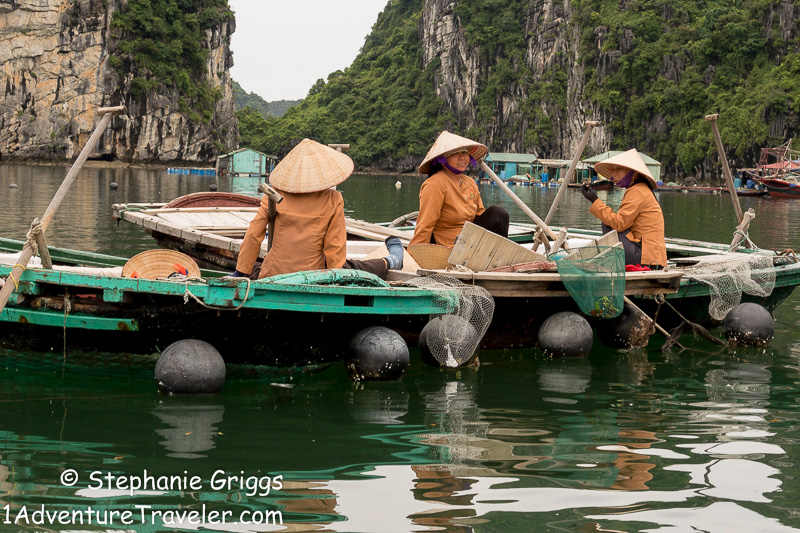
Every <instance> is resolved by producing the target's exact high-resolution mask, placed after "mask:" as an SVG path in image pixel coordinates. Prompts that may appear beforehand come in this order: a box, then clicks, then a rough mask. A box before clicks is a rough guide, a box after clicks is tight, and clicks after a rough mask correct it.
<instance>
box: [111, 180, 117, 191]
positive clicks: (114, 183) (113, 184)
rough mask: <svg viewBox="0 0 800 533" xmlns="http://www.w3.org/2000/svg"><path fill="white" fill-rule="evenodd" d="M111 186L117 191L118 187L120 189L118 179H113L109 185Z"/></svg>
mask: <svg viewBox="0 0 800 533" xmlns="http://www.w3.org/2000/svg"><path fill="white" fill-rule="evenodd" d="M109 187H111V190H112V191H116V190H117V189H119V185H117V182H116V181H112V182H111V185H109Z"/></svg>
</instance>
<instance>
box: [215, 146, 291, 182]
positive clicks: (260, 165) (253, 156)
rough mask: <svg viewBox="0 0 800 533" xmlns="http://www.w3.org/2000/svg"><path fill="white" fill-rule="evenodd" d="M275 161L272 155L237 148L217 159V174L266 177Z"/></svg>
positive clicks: (250, 149) (275, 158)
mask: <svg viewBox="0 0 800 533" xmlns="http://www.w3.org/2000/svg"><path fill="white" fill-rule="evenodd" d="M277 159H278V158H277V157H275V156H274V155H267V154H263V153H261V152H259V151H257V150H253V149H252V148H239V149H238V150H236V151H235V152H231V153H229V154H224V155H221V156H219V157H217V174H218V175H220V176H221V175H224V174H228V175H230V176H268V175H269V173H270V172H272V169H273V168H274V167H275V162H276V161H277Z"/></svg>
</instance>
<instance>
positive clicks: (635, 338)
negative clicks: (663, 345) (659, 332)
mask: <svg viewBox="0 0 800 533" xmlns="http://www.w3.org/2000/svg"><path fill="white" fill-rule="evenodd" d="M652 324H653V323H652V321H651V320H650V319H649V318H648V317H647V316H645V314H644V313H640V312H639V311H638V310H637V309H635V308H634V307H633V306H631V305H629V304H625V306H624V307H623V308H622V313H620V314H619V316H616V317H614V318H612V319H609V320H603V321H602V322H600V326H599V327H598V328H597V338H598V339H600V342H601V343H603V346H608V347H609V348H625V349H632V348H643V347H644V346H647V343H648V342H650V337H651V336H652V335H653V327H652Z"/></svg>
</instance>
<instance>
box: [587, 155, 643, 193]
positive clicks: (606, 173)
mask: <svg viewBox="0 0 800 533" xmlns="http://www.w3.org/2000/svg"><path fill="white" fill-rule="evenodd" d="M614 168H626V169H628V170H634V171H636V172H638V173H639V174H641V175H642V176H644V177H645V178H647V181H649V182H650V188H652V189H655V188H656V180H655V179H653V175H652V174H650V169H648V168H647V165H646V164H645V163H644V160H643V159H642V156H640V155H639V152H637V151H636V148H631V149H630V150H628V151H627V152H622V153H621V154H617V155H615V156H613V157H609V158H608V159H605V160H603V161H600V162H599V163H595V164H594V170H595V172H597V173H598V174H600V175H601V176H603V177H604V178H608V179H611V180H612V181H613V178H611V171H612V170H614Z"/></svg>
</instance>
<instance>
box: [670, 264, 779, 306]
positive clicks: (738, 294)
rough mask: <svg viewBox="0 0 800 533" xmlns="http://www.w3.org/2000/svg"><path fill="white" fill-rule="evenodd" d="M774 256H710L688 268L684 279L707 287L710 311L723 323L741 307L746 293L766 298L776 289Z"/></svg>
mask: <svg viewBox="0 0 800 533" xmlns="http://www.w3.org/2000/svg"><path fill="white" fill-rule="evenodd" d="M772 260H773V257H772V256H771V255H765V254H763V253H751V254H743V253H732V254H720V255H715V256H707V257H704V258H702V260H701V261H699V262H698V263H696V264H694V265H691V266H687V267H685V268H684V273H685V274H684V277H685V278H687V279H690V280H695V281H698V282H700V283H702V284H704V285H707V286H708V287H709V289H710V293H711V302H710V303H709V305H708V312H709V315H710V316H711V318H713V319H714V320H723V319H724V318H725V315H727V314H728V311H730V310H731V309H733V308H734V307H736V306H737V305H739V303H740V302H741V301H742V293H747V294H750V295H752V296H761V297H766V296H769V295H770V294H772V289H773V288H774V287H775V269H774V268H773V261H772Z"/></svg>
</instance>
